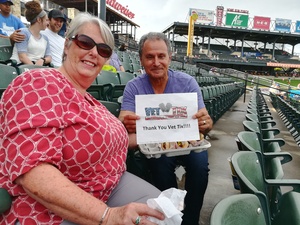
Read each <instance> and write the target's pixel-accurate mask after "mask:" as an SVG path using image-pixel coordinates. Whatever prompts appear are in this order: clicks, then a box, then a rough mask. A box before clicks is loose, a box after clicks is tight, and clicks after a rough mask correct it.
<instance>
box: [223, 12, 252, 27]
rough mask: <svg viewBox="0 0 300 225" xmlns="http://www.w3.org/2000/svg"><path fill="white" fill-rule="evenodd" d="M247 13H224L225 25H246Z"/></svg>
mask: <svg viewBox="0 0 300 225" xmlns="http://www.w3.org/2000/svg"><path fill="white" fill-rule="evenodd" d="M248 20H249V15H246V14H237V13H226V21H225V25H226V26H231V27H245V28H247V27H248Z"/></svg>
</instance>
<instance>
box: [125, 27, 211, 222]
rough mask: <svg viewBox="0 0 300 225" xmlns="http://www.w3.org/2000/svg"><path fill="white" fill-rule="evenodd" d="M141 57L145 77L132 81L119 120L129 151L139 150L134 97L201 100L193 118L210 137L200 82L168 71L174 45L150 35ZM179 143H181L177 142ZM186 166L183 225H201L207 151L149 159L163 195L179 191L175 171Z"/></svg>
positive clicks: (144, 38) (141, 46) (142, 41)
mask: <svg viewBox="0 0 300 225" xmlns="http://www.w3.org/2000/svg"><path fill="white" fill-rule="evenodd" d="M139 56H140V60H141V64H142V66H143V67H144V70H145V73H144V74H141V75H140V76H138V77H137V78H135V79H133V80H131V81H129V82H128V83H127V85H126V88H125V90H124V95H123V102H122V106H121V112H120V116H119V119H120V120H121V121H122V122H123V123H124V125H125V127H126V129H127V131H128V133H129V137H130V148H133V149H136V147H137V144H136V134H135V133H136V120H138V119H139V118H140V117H139V116H138V115H136V114H135V96H136V95H145V94H164V93H191V92H196V93H197V97H198V111H197V112H195V114H194V115H193V118H194V119H197V120H198V127H199V131H200V132H201V133H202V134H207V133H208V132H209V131H210V130H211V129H212V125H213V121H212V119H211V118H210V116H209V114H208V112H207V110H206V108H205V105H204V102H203V98H202V94H201V90H200V87H199V85H198V83H197V81H196V80H195V79H194V78H193V77H192V76H190V75H188V74H186V73H183V72H180V71H173V70H170V69H169V65H170V62H171V56H172V53H171V44H170V41H169V40H168V39H167V37H166V36H165V35H164V34H163V33H156V32H150V33H148V34H146V35H144V36H142V38H141V39H140V42H139ZM178 141H179V140H178ZM179 162H180V164H182V165H183V166H185V170H186V180H185V189H186V191H187V195H186V197H185V208H184V215H183V221H182V225H183V224H184V225H198V223H199V217H200V210H201V207H202V204H203V198H204V194H205V191H206V187H207V183H208V172H209V169H208V154H207V151H203V152H200V153H195V152H193V151H191V153H190V154H189V155H182V156H174V157H167V156H165V155H162V156H161V157H160V158H151V159H147V163H148V165H149V170H150V172H151V177H152V179H153V184H154V185H155V186H156V187H157V188H159V189H160V190H161V191H163V190H166V189H168V188H171V187H175V188H177V180H176V175H175V173H174V172H175V169H176V167H177V166H178V163H179Z"/></svg>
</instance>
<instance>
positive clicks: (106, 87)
mask: <svg viewBox="0 0 300 225" xmlns="http://www.w3.org/2000/svg"><path fill="white" fill-rule="evenodd" d="M134 77H135V74H133V73H130V72H121V71H120V72H118V73H113V72H110V71H105V70H102V71H101V72H100V73H99V75H98V76H97V78H96V79H95V81H94V83H93V84H92V85H91V86H90V87H89V88H88V89H87V91H88V92H89V93H90V94H91V95H92V96H94V98H96V99H98V100H104V101H111V102H120V100H119V99H120V97H121V96H123V92H124V89H125V85H126V84H127V82H128V81H129V80H131V79H133V78H134Z"/></svg>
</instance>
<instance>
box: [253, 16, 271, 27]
mask: <svg viewBox="0 0 300 225" xmlns="http://www.w3.org/2000/svg"><path fill="white" fill-rule="evenodd" d="M270 24H271V18H269V17H262V16H254V19H253V29H258V30H270Z"/></svg>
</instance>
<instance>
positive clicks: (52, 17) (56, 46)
mask: <svg viewBox="0 0 300 225" xmlns="http://www.w3.org/2000/svg"><path fill="white" fill-rule="evenodd" d="M48 19H49V25H48V27H47V28H46V30H44V31H41V33H42V34H44V35H45V36H47V38H48V40H49V44H50V49H51V57H52V64H53V65H54V66H56V67H59V66H61V63H62V55H63V49H64V44H65V39H64V38H63V37H61V36H60V35H58V32H59V31H60V29H61V27H62V25H63V23H64V22H65V21H66V19H65V17H64V14H63V13H62V12H61V11H60V10H57V9H53V10H51V11H50V12H49V13H48Z"/></svg>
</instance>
